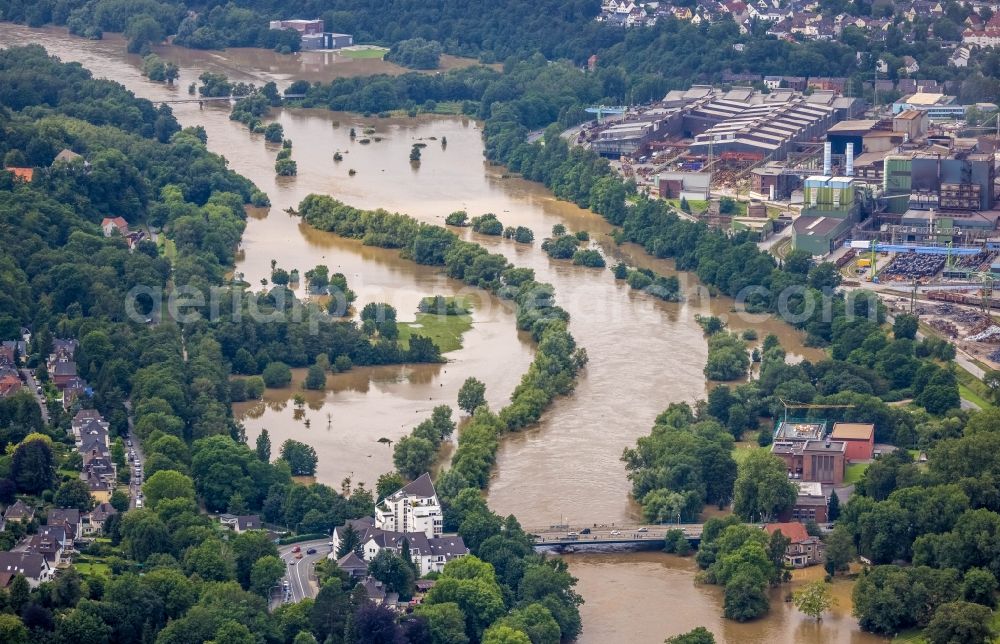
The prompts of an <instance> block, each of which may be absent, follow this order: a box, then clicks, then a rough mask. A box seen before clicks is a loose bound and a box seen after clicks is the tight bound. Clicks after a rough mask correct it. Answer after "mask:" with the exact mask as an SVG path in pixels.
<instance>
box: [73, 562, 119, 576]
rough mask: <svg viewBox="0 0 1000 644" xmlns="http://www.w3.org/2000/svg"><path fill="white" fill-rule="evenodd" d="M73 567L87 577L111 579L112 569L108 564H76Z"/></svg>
mask: <svg viewBox="0 0 1000 644" xmlns="http://www.w3.org/2000/svg"><path fill="white" fill-rule="evenodd" d="M73 567H74V568H76V569H77V571H79V573H80V574H81V575H83V576H85V577H104V578H105V579H110V578H111V568H110V567H109V566H108V564H103V563H75V564H73Z"/></svg>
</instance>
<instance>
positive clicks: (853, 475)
mask: <svg viewBox="0 0 1000 644" xmlns="http://www.w3.org/2000/svg"><path fill="white" fill-rule="evenodd" d="M867 469H868V463H851V464H850V465H848V466H847V472H846V473H845V474H844V483H845V484H851V483H857V482H858V481H860V480H861V479H862V478H863V477H864V475H865V470H867Z"/></svg>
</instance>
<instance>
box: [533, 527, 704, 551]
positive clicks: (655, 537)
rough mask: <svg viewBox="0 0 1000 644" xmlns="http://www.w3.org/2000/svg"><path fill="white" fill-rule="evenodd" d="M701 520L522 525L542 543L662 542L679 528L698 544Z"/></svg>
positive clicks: (609, 543)
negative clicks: (541, 526) (641, 523)
mask: <svg viewBox="0 0 1000 644" xmlns="http://www.w3.org/2000/svg"><path fill="white" fill-rule="evenodd" d="M703 527H704V524H702V523H670V524H655V525H604V524H597V525H590V526H569V525H553V526H549V527H547V528H534V529H532V528H525V532H527V533H528V534H530V535H531V538H532V544H533V545H534V546H536V547H541V546H590V545H631V544H643V543H655V542H657V541H663V538H664V537H665V536H666V534H667V532H668V531H670V530H682V531H683V532H684V536H685V537H687V540H688V542H689V543H691V544H692V545H698V544H699V543H701V532H702V529H703Z"/></svg>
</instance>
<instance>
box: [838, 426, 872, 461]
mask: <svg viewBox="0 0 1000 644" xmlns="http://www.w3.org/2000/svg"><path fill="white" fill-rule="evenodd" d="M830 438H832V439H833V440H837V441H844V443H846V445H847V449H846V452H845V454H846V456H847V459H848V460H850V461H869V460H871V458H872V453H873V452H874V451H875V425H873V424H872V423H834V424H833V431H832V432H831V433H830Z"/></svg>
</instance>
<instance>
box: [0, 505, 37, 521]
mask: <svg viewBox="0 0 1000 644" xmlns="http://www.w3.org/2000/svg"><path fill="white" fill-rule="evenodd" d="M34 518H35V509H34V508H32V507H28V505H27V504H26V503H25V502H24V501H22V500H20V499H18V500H17V501H14V502H13V503H11V504H10V505H8V506H7V509H6V510H4V513H3V520H4V523H9V522H11V521H18V522H20V523H28V522H30V521H31V520H32V519H34Z"/></svg>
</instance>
